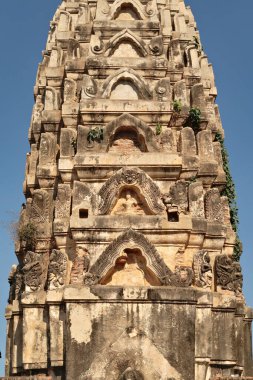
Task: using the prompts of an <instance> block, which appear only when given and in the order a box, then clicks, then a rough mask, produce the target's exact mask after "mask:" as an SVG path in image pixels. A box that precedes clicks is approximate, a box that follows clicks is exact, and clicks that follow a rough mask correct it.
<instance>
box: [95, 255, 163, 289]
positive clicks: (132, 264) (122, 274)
mask: <svg viewBox="0 0 253 380" xmlns="http://www.w3.org/2000/svg"><path fill="white" fill-rule="evenodd" d="M100 284H101V285H116V286H159V285H161V281H159V279H158V278H157V277H156V275H155V274H154V273H153V272H152V270H151V269H150V268H149V267H148V266H147V260H146V258H145V257H144V256H143V254H142V252H141V250H140V249H139V248H125V249H124V250H123V251H122V253H121V254H120V256H119V257H118V258H117V259H116V261H115V264H114V266H113V267H112V268H111V269H109V271H108V272H107V273H106V275H105V276H104V277H103V278H102V279H101V281H100Z"/></svg>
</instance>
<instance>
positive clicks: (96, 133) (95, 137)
mask: <svg viewBox="0 0 253 380" xmlns="http://www.w3.org/2000/svg"><path fill="white" fill-rule="evenodd" d="M103 139H104V130H103V128H100V127H96V128H91V129H90V130H89V132H88V135H87V140H88V142H89V143H91V142H94V141H96V142H98V143H101V141H103Z"/></svg>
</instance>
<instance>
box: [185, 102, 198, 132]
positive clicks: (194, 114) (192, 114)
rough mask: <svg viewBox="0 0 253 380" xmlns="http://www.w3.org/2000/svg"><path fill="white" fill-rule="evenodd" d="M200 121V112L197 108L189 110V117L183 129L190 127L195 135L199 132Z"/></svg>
mask: <svg viewBox="0 0 253 380" xmlns="http://www.w3.org/2000/svg"><path fill="white" fill-rule="evenodd" d="M200 121H201V111H200V109H199V108H191V109H190V111H189V115H188V117H187V119H186V122H185V124H184V126H185V127H191V128H192V129H193V130H194V132H195V133H198V132H199V129H200Z"/></svg>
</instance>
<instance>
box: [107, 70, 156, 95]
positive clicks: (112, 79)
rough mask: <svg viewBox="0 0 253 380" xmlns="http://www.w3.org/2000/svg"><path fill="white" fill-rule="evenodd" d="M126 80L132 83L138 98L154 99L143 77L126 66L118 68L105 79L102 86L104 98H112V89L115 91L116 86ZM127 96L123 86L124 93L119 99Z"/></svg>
mask: <svg viewBox="0 0 253 380" xmlns="http://www.w3.org/2000/svg"><path fill="white" fill-rule="evenodd" d="M124 82H125V83H126V84H128V85H129V83H132V86H133V87H132V91H135V92H136V98H137V99H146V100H150V99H152V93H151V91H150V89H149V87H148V85H147V84H146V82H145V81H144V80H143V78H142V77H141V76H140V75H138V74H137V73H136V72H135V71H134V70H133V69H130V68H126V67H123V68H121V69H119V70H117V71H116V72H115V73H114V74H112V75H110V76H109V77H108V78H107V79H106V80H105V82H104V84H103V88H102V94H101V96H102V98H111V94H112V91H115V88H116V87H117V85H118V84H119V83H124ZM126 96H127V92H126V94H125V93H124V90H123V88H122V95H121V97H119V99H128V97H126Z"/></svg>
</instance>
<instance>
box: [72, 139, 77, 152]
mask: <svg viewBox="0 0 253 380" xmlns="http://www.w3.org/2000/svg"><path fill="white" fill-rule="evenodd" d="M71 146H72V148H73V149H74V152H75V154H76V151H77V140H76V138H75V137H72V139H71Z"/></svg>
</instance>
